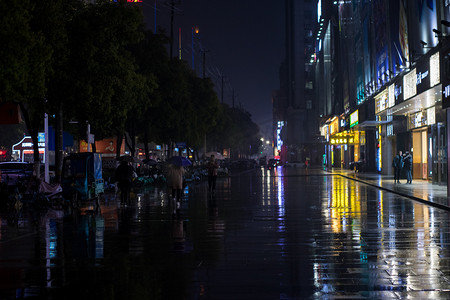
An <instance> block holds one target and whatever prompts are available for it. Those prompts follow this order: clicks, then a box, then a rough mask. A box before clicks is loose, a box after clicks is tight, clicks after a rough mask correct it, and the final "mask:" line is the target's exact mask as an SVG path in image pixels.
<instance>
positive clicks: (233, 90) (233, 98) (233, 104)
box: [233, 89, 234, 108]
mask: <svg viewBox="0 0 450 300" xmlns="http://www.w3.org/2000/svg"><path fill="white" fill-rule="evenodd" d="M233 108H234V89H233Z"/></svg>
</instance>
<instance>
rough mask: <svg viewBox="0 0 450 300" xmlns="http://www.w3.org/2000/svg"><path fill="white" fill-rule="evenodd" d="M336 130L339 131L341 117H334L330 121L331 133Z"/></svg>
mask: <svg viewBox="0 0 450 300" xmlns="http://www.w3.org/2000/svg"><path fill="white" fill-rule="evenodd" d="M336 132H339V119H338V118H337V117H334V119H333V120H332V121H331V123H330V135H333V134H335V133H336Z"/></svg>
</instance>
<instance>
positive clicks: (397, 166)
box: [392, 151, 403, 183]
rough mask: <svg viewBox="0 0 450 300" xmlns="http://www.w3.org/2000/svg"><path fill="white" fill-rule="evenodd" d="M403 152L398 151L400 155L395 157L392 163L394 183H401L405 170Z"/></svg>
mask: <svg viewBox="0 0 450 300" xmlns="http://www.w3.org/2000/svg"><path fill="white" fill-rule="evenodd" d="M402 154H403V153H402V151H398V154H397V155H396V156H395V157H394V160H393V161H392V166H393V167H394V182H395V183H400V174H401V172H402V168H403V155H402Z"/></svg>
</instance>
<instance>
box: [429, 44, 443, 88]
mask: <svg viewBox="0 0 450 300" xmlns="http://www.w3.org/2000/svg"><path fill="white" fill-rule="evenodd" d="M440 82H441V74H440V69H439V52H438V53H436V54H433V55H431V57H430V86H435V85H436V84H439V83H440Z"/></svg>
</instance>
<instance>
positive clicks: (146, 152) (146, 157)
mask: <svg viewBox="0 0 450 300" xmlns="http://www.w3.org/2000/svg"><path fill="white" fill-rule="evenodd" d="M144 151H145V159H150V153H149V149H148V127H147V126H146V128H145V131H144Z"/></svg>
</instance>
